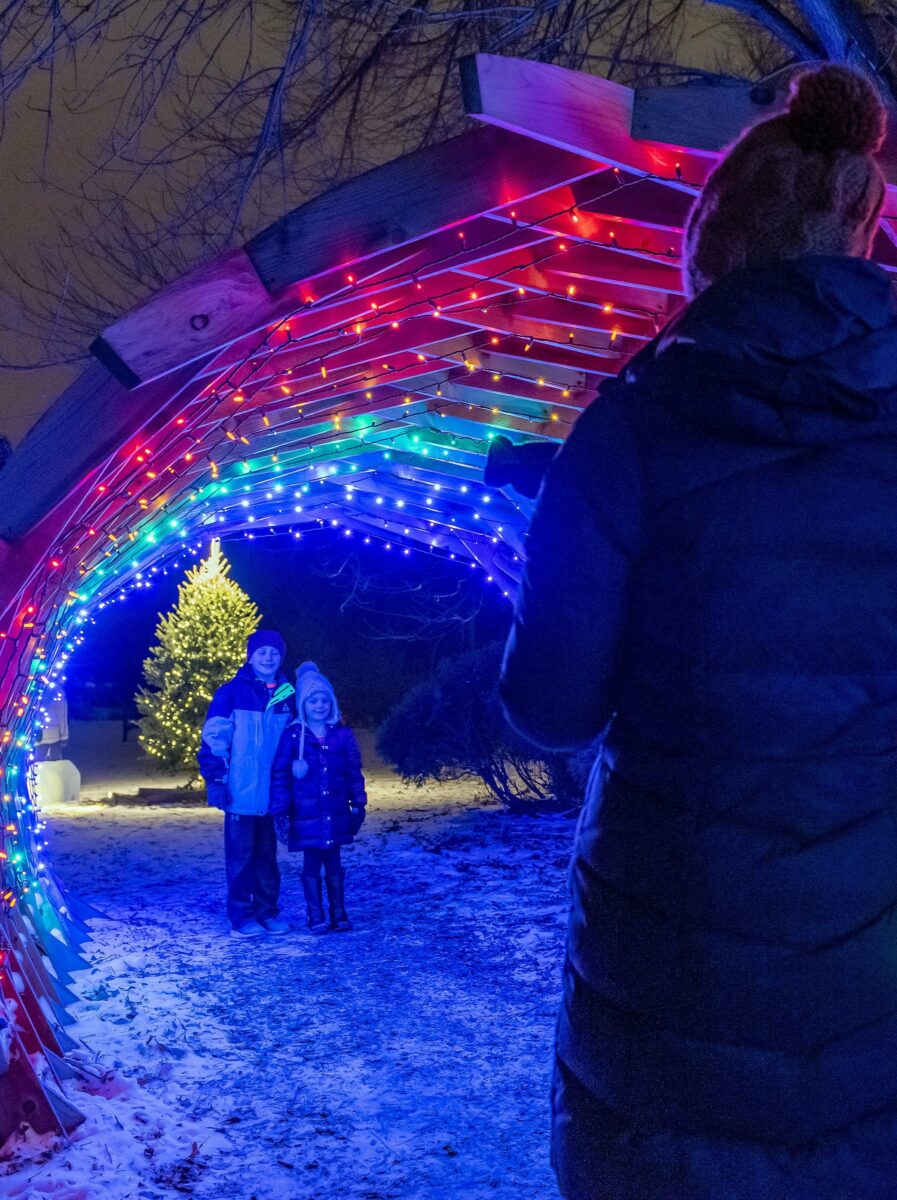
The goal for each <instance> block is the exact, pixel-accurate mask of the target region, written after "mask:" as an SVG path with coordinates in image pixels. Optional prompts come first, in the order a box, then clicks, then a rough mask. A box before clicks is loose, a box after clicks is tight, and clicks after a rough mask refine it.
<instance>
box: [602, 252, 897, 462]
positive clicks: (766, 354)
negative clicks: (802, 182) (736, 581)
mask: <svg viewBox="0 0 897 1200" xmlns="http://www.w3.org/2000/svg"><path fill="white" fill-rule="evenodd" d="M632 385H636V386H637V389H638V391H640V392H641V391H644V390H645V389H647V390H649V391H650V393H651V396H652V398H653V399H654V400H656V401H658V402H659V403H661V404H663V405H665V406H667V407H669V408H671V409H674V410H675V411H676V413H677V415H679V416H680V417H682V416H685V417H687V418H688V420H689V421H691V422H693V423H694V424H697V425H700V426H702V427H704V428H709V429H711V430H716V431H718V432H720V433H723V434H725V435H726V436H728V437H734V438H739V437H741V438H744V439H745V440H749V441H753V442H756V441H763V442H769V443H771V444H775V445H795V446H800V445H814V444H826V443H829V442H835V441H842V440H853V439H860V438H866V437H872V436H879V435H880V434H881V433H882V432H884V430H883V426H888V425H890V426H891V428H892V429H897V308H895V300H894V295H893V292H892V285H891V281H890V278H889V276H888V275H887V274H886V273H885V272H884V271H883V270H881V268H879V267H877V266H875V265H874V264H873V263H870V262H867V261H865V260H864V259H858V258H826V257H819V258H802V259H794V260H791V261H788V262H779V263H774V264H771V265H769V266H764V267H760V268H755V269H752V270H744V271H736V272H734V273H733V274H732V275H730V276H728V277H727V278H725V279H723V280H722V281H721V282H719V283H718V284H716V285H715V286H713V287H711V288H709V289H708V290H707V291H706V292H704V293H702V294H701V295H700V296H699V297H698V298H697V299H696V300H695V301H694V302H693V303H692V304H690V305H689V306H688V308H686V309H685V310H684V312H683V313H681V314H680V316H678V317H677V318H676V319H675V320H674V321H673V322H671V324H670V325H669V326H668V327H667V328H666V329H665V330H664V332H663V333H662V334H661V335H660V337H658V338H657V339H656V340H655V341H654V342H653V343H652V344H651V345H650V346H648V347H646V349H645V350H643V351H642V353H641V354H640V355H638V356H637V357H636V358H635V359H633V361H632V362H631V363H630V364H629V366H628V367H627V369H626V370H625V371H624V372H623V374H622V375H621V376H620V377H619V378H618V379H616V380H612V381H608V384H606V385H604V386H603V387H602V389H601V392H602V396H607V395H609V394H610V393H611V392H613V391H615V390H616V389H617V388H620V387H623V388H626V387H629V386H632ZM608 389H609V390H608Z"/></svg>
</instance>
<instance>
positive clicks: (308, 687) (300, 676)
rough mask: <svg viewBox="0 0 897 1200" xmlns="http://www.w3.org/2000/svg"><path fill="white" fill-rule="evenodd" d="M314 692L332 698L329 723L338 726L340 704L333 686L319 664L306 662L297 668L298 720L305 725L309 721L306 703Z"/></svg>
mask: <svg viewBox="0 0 897 1200" xmlns="http://www.w3.org/2000/svg"><path fill="white" fill-rule="evenodd" d="M313 692H326V693H327V695H328V696H329V697H330V714H329V716H328V717H327V722H328V724H330V725H336V724H337V723H338V722H339V719H340V711H339V704H338V702H337V699H336V692H335V691H334V690H333V684H332V683H331V682H330V680H329V679H328V678H327V676H326V675H322V674H321V671H320V668H319V667H318V664H317V663H313V662H311V661H309V662H304V663H302V664H301V665H300V666H298V667H297V668H296V714H297V715H296V720H297V721H299V722H300V724H302V725H304V724H305V723H306V721H307V719H308V718H307V714H306V712H305V703H306V701H307V700H308V698H309V696H311V694H312V693H313Z"/></svg>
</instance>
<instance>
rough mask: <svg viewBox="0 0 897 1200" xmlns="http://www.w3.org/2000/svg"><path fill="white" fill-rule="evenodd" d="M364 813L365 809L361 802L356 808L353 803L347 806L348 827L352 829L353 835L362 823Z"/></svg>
mask: <svg viewBox="0 0 897 1200" xmlns="http://www.w3.org/2000/svg"><path fill="white" fill-rule="evenodd" d="M365 815H366V814H365V809H364V805H363V804H362V805H360V806H359V807H358V808H356V807H355V805H354V804H353V805H350V807H349V828H350V829H351V830H352V836H353V837H354V836H355V834H356V833H358V831H359V829H360V828H361V827H362V825H363V824H364V818H365Z"/></svg>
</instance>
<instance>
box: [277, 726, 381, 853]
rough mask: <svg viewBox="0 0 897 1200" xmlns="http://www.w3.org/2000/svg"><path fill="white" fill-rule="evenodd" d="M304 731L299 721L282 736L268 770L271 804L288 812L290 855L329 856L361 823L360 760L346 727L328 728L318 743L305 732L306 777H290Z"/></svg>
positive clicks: (362, 801)
mask: <svg viewBox="0 0 897 1200" xmlns="http://www.w3.org/2000/svg"><path fill="white" fill-rule="evenodd" d="M301 736H302V726H301V725H300V724H299V722H298V721H294V722H293V724H292V725H288V726H287V728H286V729H285V730H284V731H283V736H282V737H281V739H280V745H279V746H278V748H277V753H276V755H275V756H274V766H273V768H272V770H271V803H272V807H273V806H275V805H276V806H277V811H278V812H282V811H284V810H285V809H286V808H288V809H289V841H288V842H287V849H289V850H312V849H316V850H327V849H329V848H330V847H332V846H346V845H348V844H349V843H350V842H351V841H352V840H353V836H354V834H356V833H357V832H358V829H359V828H360V826H361V823H362V821H363V820H364V812H365V805H366V804H367V795H366V794H365V790H364V775H363V774H362V770H361V754H360V753H359V750H358V743H357V742H356V740H355V734H354V733H353V732H352V730H351V729H348V728H346V726H345V725H331V726H330V728H329V729H328V731H327V736H326V737H324V738H323V739H318V738H317V737H315V735H314V734H313V733H312V731H311V730H310V729H309V728H307V727H306V730H305V747H304V757H305V761H306V762H307V763H308V774H307V775H305V777H304V778H303V779H296V778H295V776H294V775H293V763H294V761H296V760H297V759H298V758H299V745H300V740H301Z"/></svg>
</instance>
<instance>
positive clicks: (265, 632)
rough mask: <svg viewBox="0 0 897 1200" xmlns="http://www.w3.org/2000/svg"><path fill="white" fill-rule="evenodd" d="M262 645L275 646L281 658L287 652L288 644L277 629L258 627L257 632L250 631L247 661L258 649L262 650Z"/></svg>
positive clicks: (247, 642)
mask: <svg viewBox="0 0 897 1200" xmlns="http://www.w3.org/2000/svg"><path fill="white" fill-rule="evenodd" d="M262 646H273V647H274V649H275V650H276V651H277V652H278V654H279V655H280V657H281V658H283V657H284V656H285V655H286V652H287V644H286V642H285V641H284V640H283V638H282V637H281V636H280V634H279V633H278V632H277V630H276V629H257V630H256V631H255V633H250V635H249V637H248V638H247V640H246V661H247V662H248V661H249V660H250V658H252V656H253V654H255V652H256V650H261V648H262Z"/></svg>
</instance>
